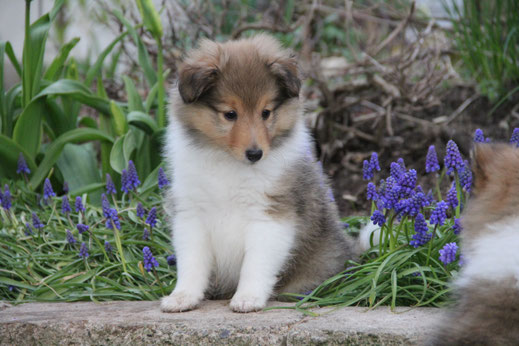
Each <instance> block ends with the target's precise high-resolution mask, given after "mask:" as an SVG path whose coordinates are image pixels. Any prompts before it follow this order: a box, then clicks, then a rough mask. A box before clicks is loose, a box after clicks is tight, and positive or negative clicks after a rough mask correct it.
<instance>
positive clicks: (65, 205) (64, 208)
mask: <svg viewBox="0 0 519 346" xmlns="http://www.w3.org/2000/svg"><path fill="white" fill-rule="evenodd" d="M71 211H72V208H71V207H70V203H69V202H68V197H67V196H66V195H63V197H61V212H62V213H63V214H64V215H68V213H70V212H71Z"/></svg>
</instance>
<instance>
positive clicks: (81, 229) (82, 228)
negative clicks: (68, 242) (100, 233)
mask: <svg viewBox="0 0 519 346" xmlns="http://www.w3.org/2000/svg"><path fill="white" fill-rule="evenodd" d="M76 228H77V230H78V231H79V234H83V233H84V232H86V231H88V230H89V228H90V227H89V226H88V225H85V224H82V223H78V224H77V225H76Z"/></svg>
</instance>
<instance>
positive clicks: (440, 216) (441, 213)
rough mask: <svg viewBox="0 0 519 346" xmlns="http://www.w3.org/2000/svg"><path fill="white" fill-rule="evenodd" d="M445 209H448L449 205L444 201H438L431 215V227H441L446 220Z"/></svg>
mask: <svg viewBox="0 0 519 346" xmlns="http://www.w3.org/2000/svg"><path fill="white" fill-rule="evenodd" d="M447 209H449V205H448V204H447V203H446V202H444V201H439V202H438V203H437V204H436V208H435V209H434V210H433V211H432V213H431V217H430V219H429V221H430V223H431V224H432V225H438V226H442V225H443V224H444V223H445V219H446V218H447Z"/></svg>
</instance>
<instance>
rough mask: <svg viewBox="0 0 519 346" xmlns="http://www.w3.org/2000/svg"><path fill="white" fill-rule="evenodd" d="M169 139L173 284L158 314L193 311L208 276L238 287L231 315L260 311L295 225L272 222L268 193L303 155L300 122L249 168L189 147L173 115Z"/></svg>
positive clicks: (220, 154) (223, 155) (221, 155)
mask: <svg viewBox="0 0 519 346" xmlns="http://www.w3.org/2000/svg"><path fill="white" fill-rule="evenodd" d="M167 134H168V135H167V145H166V150H167V153H168V155H167V159H168V161H167V163H168V165H169V171H170V172H173V176H172V198H173V201H174V205H175V211H174V214H173V215H172V216H173V219H172V227H173V244H174V247H175V251H176V254H177V257H178V267H177V269H178V281H177V285H176V287H175V289H174V291H173V292H172V293H171V295H169V296H167V297H164V298H163V300H162V305H161V308H162V310H163V311H168V312H176V311H184V310H189V309H192V308H194V307H195V306H197V305H198V304H199V303H200V301H201V300H202V299H203V298H204V291H205V290H206V289H207V287H208V281H209V279H210V276H211V273H212V272H213V271H214V272H215V273H217V275H216V277H218V278H219V279H220V280H221V282H219V283H218V285H220V286H222V285H225V284H228V285H229V287H235V286H236V284H238V288H237V291H236V293H235V295H234V297H233V298H232V301H231V308H232V309H233V310H235V311H238V312H247V311H254V310H258V309H261V308H263V307H264V306H265V305H266V302H267V300H268V299H269V297H270V296H271V294H272V292H273V288H274V285H275V283H276V280H277V278H276V275H277V274H278V273H279V271H280V269H281V268H282V266H283V264H284V263H285V261H286V259H287V256H288V255H289V252H290V249H291V248H292V246H293V243H294V237H295V228H294V225H295V222H294V220H286V219H285V220H280V219H274V218H272V217H271V216H270V215H268V214H267V213H266V212H265V210H266V209H267V206H268V204H269V202H270V201H269V200H268V197H267V194H268V193H269V191H275V189H276V184H278V183H279V178H280V177H281V176H282V174H283V173H284V172H286V170H287V168H288V167H290V166H291V165H292V164H293V163H294V162H295V161H296V160H297V159H299V158H301V157H303V156H304V155H306V152H307V150H308V148H309V146H310V137H309V135H308V133H307V131H306V129H305V127H304V125H303V117H302V116H301V117H299V120H298V123H297V124H296V126H295V129H294V134H293V135H292V136H291V137H290V138H289V139H287V140H286V141H285V142H284V143H283V144H282V145H281V146H280V147H278V148H276V149H274V150H273V151H272V152H271V153H270V154H269V156H267V157H266V158H264V159H262V160H260V161H259V162H257V163H255V164H254V165H251V164H249V163H247V162H240V161H238V160H236V159H235V158H234V157H232V156H231V155H230V154H227V153H225V152H223V151H222V150H221V149H214V150H213V149H208V148H207V147H204V148H202V147H200V146H195V145H192V144H190V142H189V139H188V137H187V134H186V133H185V131H184V130H183V128H182V127H181V125H180V123H179V122H178V120H176V118H175V116H172V117H170V124H169V128H168V131H167Z"/></svg>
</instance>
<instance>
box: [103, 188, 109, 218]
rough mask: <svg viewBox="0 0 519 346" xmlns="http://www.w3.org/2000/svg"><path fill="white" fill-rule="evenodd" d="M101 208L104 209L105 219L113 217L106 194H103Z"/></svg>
mask: <svg viewBox="0 0 519 346" xmlns="http://www.w3.org/2000/svg"><path fill="white" fill-rule="evenodd" d="M101 207H102V209H103V216H104V217H105V218H109V217H110V215H111V212H110V202H108V198H107V197H106V194H104V193H103V194H101Z"/></svg>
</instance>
